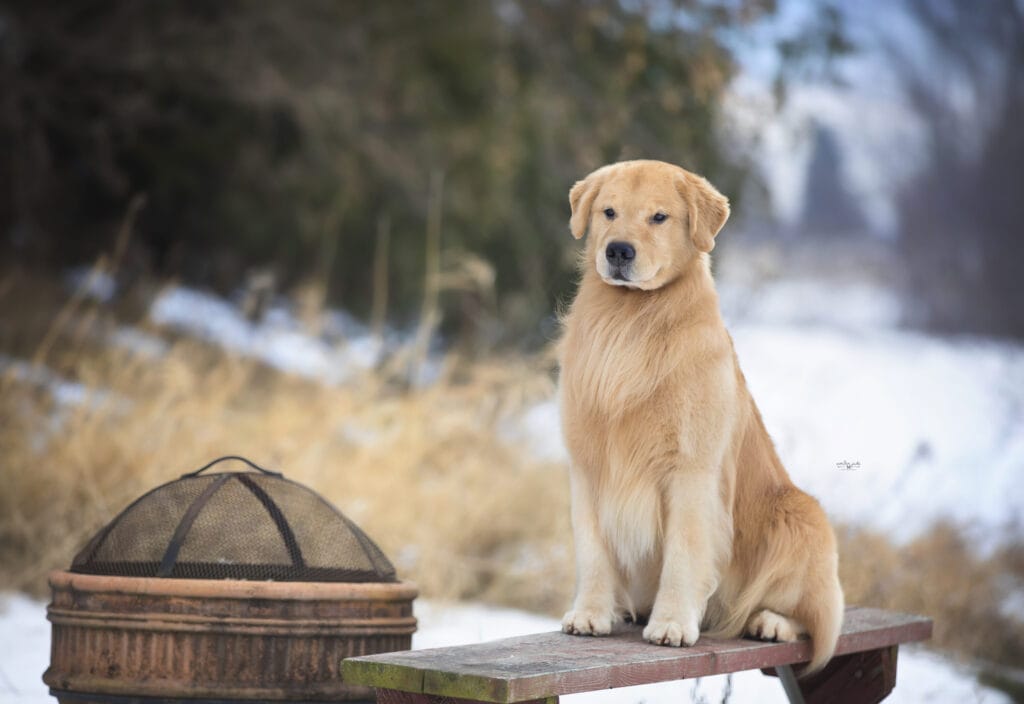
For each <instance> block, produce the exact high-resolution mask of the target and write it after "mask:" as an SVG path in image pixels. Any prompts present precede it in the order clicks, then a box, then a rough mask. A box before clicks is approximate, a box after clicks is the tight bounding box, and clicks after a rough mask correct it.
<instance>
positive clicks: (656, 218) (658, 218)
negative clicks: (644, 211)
mask: <svg viewBox="0 0 1024 704" xmlns="http://www.w3.org/2000/svg"><path fill="white" fill-rule="evenodd" d="M651 220H652V221H654V222H665V221H666V220H668V215H665V213H655V214H654V217H652V218H651Z"/></svg>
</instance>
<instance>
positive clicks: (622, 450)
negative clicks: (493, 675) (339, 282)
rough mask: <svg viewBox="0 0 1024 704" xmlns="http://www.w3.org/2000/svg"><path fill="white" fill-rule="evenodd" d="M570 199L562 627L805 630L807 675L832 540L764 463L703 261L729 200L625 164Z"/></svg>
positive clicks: (830, 598)
mask: <svg viewBox="0 0 1024 704" xmlns="http://www.w3.org/2000/svg"><path fill="white" fill-rule="evenodd" d="M569 202H570V204H571V206H572V217H571V220H570V222H569V227H570V229H571V231H572V234H573V236H574V237H575V238H576V239H579V238H581V237H583V236H584V234H586V233H589V235H590V236H589V239H588V241H587V246H586V252H585V258H584V259H583V263H582V270H583V271H582V280H581V283H580V287H579V292H578V294H577V296H576V299H575V300H574V301H573V303H572V306H571V308H570V310H569V311H568V314H567V316H566V318H565V321H564V326H565V330H564V337H563V339H562V341H561V345H560V356H561V379H560V383H559V388H560V397H561V406H562V426H563V433H564V436H565V441H566V446H567V447H568V449H569V453H570V456H571V469H570V481H571V489H572V526H573V534H574V540H575V546H576V575H577V585H576V598H575V602H574V604H573V608H572V610H571V611H569V612H568V613H567V614H566V615H565V617H564V619H563V621H562V629H563V630H564V631H565V632H566V633H575V634H581V635H603V634H607V633H609V632H610V631H611V629H612V625H613V623H615V622H616V621H617V620H618V619H619V618H621V617H622V616H624V615H626V616H630V617H632V618H633V619H634V620H641V621H642V620H643V619H647V625H646V627H645V628H644V631H643V637H644V638H645V639H646V640H647V641H650V642H651V643H657V644H661V645H674V646H680V645H693V644H694V643H695V642H696V641H697V638H698V637H699V635H700V633H701V631H703V632H705V633H706V634H708V635H712V636H717V637H736V636H739V635H740V634H742V633H746V634H748V635H750V636H753V637H755V638H760V639H764V640H779V641H792V640H796V639H798V638H799V637H800V636H802V635H804V634H808V635H809V636H810V637H811V638H812V641H813V658H812V659H811V661H810V664H809V666H808V667H807V669H806V670H805V672H808V673H809V672H813V671H816V670H818V669H820V668H821V667H823V666H824V664H825V663H826V662H827V661H828V659H829V658H830V657H831V656H832V653H833V651H834V650H835V644H836V639H837V638H838V636H839V630H840V627H841V625H842V619H843V593H842V589H841V587H840V585H839V578H838V573H837V571H838V556H837V553H836V541H835V535H834V534H833V532H832V528H831V526H830V525H829V523H828V520H827V519H826V518H825V514H824V512H823V511H822V509H821V507H820V506H819V505H818V503H817V501H815V500H814V499H813V498H811V497H810V496H808V495H807V494H805V493H803V492H802V491H800V490H799V489H797V488H796V487H795V486H794V485H793V483H792V481H790V478H789V475H788V474H787V473H786V470H785V468H784V467H783V466H782V463H781V462H780V461H779V458H778V456H777V455H776V453H775V448H774V446H773V445H772V441H771V439H770V438H769V437H768V433H767V431H766V430H765V428H764V424H763V422H762V421H761V415H760V413H759V411H758V409H757V406H756V405H755V404H754V400H753V399H752V398H751V396H750V393H749V391H748V390H747V386H746V381H745V379H744V377H743V374H742V372H741V371H740V367H739V363H738V362H737V360H736V353H735V351H734V350H733V344H732V338H731V337H730V336H729V333H728V332H726V329H725V325H724V323H723V322H722V317H721V313H720V312H719V307H718V295H717V293H716V292H715V287H714V283H713V281H712V278H711V270H710V265H709V257H708V253H709V252H710V251H711V250H712V248H713V247H714V244H715V235H716V234H718V231H719V230H720V229H721V228H722V226H723V225H724V224H725V221H726V219H727V218H728V217H729V202H728V200H726V198H725V197H724V196H722V195H721V194H720V193H719V192H718V191H716V190H715V188H714V187H713V186H711V184H710V183H708V182H707V181H706V180H705V179H703V178H702V177H700V176H697V175H694V174H692V173H690V172H688V171H685V170H683V169H681V168H679V167H678V166H673V165H671V164H666V163H664V162H660V161H627V162H622V163H618V164H612V165H609V166H605V167H603V168H601V169H598V170H597V171H595V172H593V173H592V174H590V175H589V176H587V177H586V178H585V179H583V180H582V181H579V182H578V183H576V185H575V186H573V188H572V190H571V192H570V194H569Z"/></svg>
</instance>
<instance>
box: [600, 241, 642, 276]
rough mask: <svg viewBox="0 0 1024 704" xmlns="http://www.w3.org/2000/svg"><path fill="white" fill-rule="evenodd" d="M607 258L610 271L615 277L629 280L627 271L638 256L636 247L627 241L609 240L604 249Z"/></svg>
mask: <svg viewBox="0 0 1024 704" xmlns="http://www.w3.org/2000/svg"><path fill="white" fill-rule="evenodd" d="M604 256H605V259H607V260H608V273H609V274H610V275H611V277H612V278H613V279H618V280H620V281H628V280H629V277H627V276H626V272H627V271H628V270H629V267H630V265H632V263H633V260H634V259H635V258H636V249H634V247H633V245H631V244H629V243H627V242H609V243H608V246H607V247H606V248H605V250H604Z"/></svg>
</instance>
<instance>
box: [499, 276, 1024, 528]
mask: <svg viewBox="0 0 1024 704" xmlns="http://www.w3.org/2000/svg"><path fill="white" fill-rule="evenodd" d="M722 294H723V295H722V299H723V307H724V309H725V313H726V317H727V319H729V320H728V323H729V329H730V331H731V333H732V336H733V339H734V341H735V344H736V353H737V355H738V356H739V360H740V365H741V367H742V369H743V372H744V374H745V376H746V378H747V383H748V385H749V386H750V389H751V393H752V394H753V396H754V399H755V400H756V402H757V404H758V406H759V407H760V409H761V413H762V415H763V417H764V420H765V424H766V425H767V428H768V431H769V433H770V434H771V436H772V438H773V439H774V441H775V444H776V447H777V448H778V450H779V454H780V456H781V458H782V461H783V462H784V463H785V465H786V467H787V468H788V469H789V471H790V474H791V475H792V476H793V478H794V480H795V481H796V482H797V484H798V485H800V486H801V487H802V488H804V489H805V490H806V491H809V492H810V493H812V494H814V495H815V496H817V497H818V499H819V500H821V501H822V503H823V505H824V506H825V509H826V510H827V511H828V512H829V514H830V515H831V516H833V517H834V518H837V519H840V520H842V521H844V522H847V523H853V524H860V525H868V526H871V527H874V528H877V529H879V530H884V531H886V532H887V533H888V534H889V535H893V536H896V537H897V538H899V539H909V538H912V537H913V536H914V535H916V534H918V533H919V532H920V531H921V530H922V529H924V528H927V527H928V525H929V524H930V523H932V522H933V521H935V520H937V519H939V518H949V519H953V520H955V521H957V522H960V523H964V524H967V525H970V526H972V527H973V528H975V529H976V531H977V533H978V534H979V535H981V536H983V537H984V536H988V535H992V534H993V532H998V531H999V530H1000V529H1002V528H1003V527H1004V526H1006V525H1009V524H1012V523H1013V522H1016V523H1017V525H1024V493H1022V492H1021V491H1020V490H1019V482H1020V479H1022V478H1024V346H1020V345H1014V344H1009V343H1002V342H995V341H991V340H984V339H959V340H951V339H946V338H940V337H933V336H928V335H924V334H920V333H915V332H909V331H906V330H901V329H899V328H897V327H895V325H894V323H895V321H896V320H898V315H897V314H896V313H894V310H893V309H894V307H895V305H896V304H895V301H894V300H893V299H892V298H891V297H889V296H886V295H885V294H884V292H879V291H877V290H874V291H872V290H869V289H866V288H865V287H863V286H855V287H852V288H851V289H845V290H844V289H842V288H840V289H836V288H834V287H832V288H826V287H823V286H821V285H820V284H819V285H817V286H811V285H808V284H806V283H803V284H795V285H790V284H785V285H779V286H777V287H774V288H772V289H769V290H767V291H763V292H761V293H760V294H759V295H758V297H756V298H755V300H753V301H752V302H750V303H748V304H747V305H744V306H741V305H739V304H738V303H736V304H733V305H729V301H730V298H731V299H733V300H736V299H743V300H747V301H749V300H750V297H744V296H741V295H738V294H737V293H736V292H735V291H732V290H730V289H729V288H728V287H725V290H723V291H722ZM805 300H806V301H807V303H808V304H807V305H806V306H804V305H802V302H803V301H805ZM787 311H788V313H789V315H787ZM520 423H521V425H522V429H521V432H519V433H517V434H516V437H517V438H519V439H522V440H523V441H524V443H525V446H526V447H527V448H529V449H530V450H531V451H532V452H534V453H536V454H537V455H538V456H540V457H543V458H555V459H559V458H562V459H564V458H565V457H566V453H565V449H564V447H563V446H562V444H561V440H560V437H559V436H558V435H557V434H555V433H551V432H550V431H549V430H547V429H550V428H552V427H557V426H558V407H557V403H556V402H555V400H550V401H546V402H543V403H541V404H538V405H537V406H535V407H533V408H531V409H529V410H528V411H527V413H526V414H525V415H524V416H523V417H522V419H521V421H520ZM529 438H532V439H533V440H532V441H527V439H529Z"/></svg>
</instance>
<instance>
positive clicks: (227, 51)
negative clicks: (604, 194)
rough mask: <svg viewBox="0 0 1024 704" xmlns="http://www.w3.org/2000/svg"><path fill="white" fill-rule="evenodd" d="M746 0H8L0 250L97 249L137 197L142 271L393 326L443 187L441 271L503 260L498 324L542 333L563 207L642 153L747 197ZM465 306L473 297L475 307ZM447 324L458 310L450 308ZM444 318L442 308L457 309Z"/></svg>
mask: <svg viewBox="0 0 1024 704" xmlns="http://www.w3.org/2000/svg"><path fill="white" fill-rule="evenodd" d="M772 11H773V4H772V3H770V2H762V1H758V0H744V1H742V2H729V3H715V2H700V1H698V0H691V1H683V2H670V1H667V2H650V3H642V2H619V1H616V0H595V1H584V0H551V1H549V2H539V1H529V0H522V1H520V2H515V1H512V0H501V1H499V0H490V1H478V0H437V1H426V0H420V1H411V2H410V1H403V2H398V1H384V2H331V1H328V0H304V1H303V2H270V1H267V2H258V1H255V0H253V1H243V0H235V1H225V2H215V3H209V2H182V1H171V0H150V1H148V2H136V1H132V0H127V1H122V2H116V1H93V2H75V3H59V2H15V3H8V4H7V5H6V6H3V5H0V19H2V20H3V25H4V27H5V29H4V31H3V35H2V50H3V64H2V74H0V80H2V81H3V91H2V98H0V99H2V101H3V106H2V117H0V144H2V146H3V152H4V155H5V157H4V159H3V161H2V164H0V179H2V180H3V184H2V185H3V186H4V188H3V189H2V190H3V195H2V196H0V229H2V232H4V233H10V236H9V237H7V236H5V237H4V238H3V244H2V245H0V252H3V253H6V255H11V256H17V257H19V258H20V260H21V261H23V262H27V263H30V264H39V265H50V266H52V265H54V264H59V265H62V266H63V265H66V264H69V263H81V262H86V261H89V260H90V259H91V258H93V257H95V256H96V254H97V253H98V252H100V251H104V250H105V249H107V248H109V247H110V246H112V245H111V242H112V240H113V238H114V236H115V233H116V232H117V229H118V223H119V222H120V221H121V219H122V218H124V216H125V213H126V211H127V210H128V204H129V202H130V201H131V199H132V198H133V197H135V196H138V195H143V196H145V198H146V201H145V206H144V207H143V208H142V210H141V211H140V217H139V219H138V221H137V222H136V223H135V227H134V234H133V240H132V255H131V257H130V259H131V263H132V265H133V266H134V268H135V270H136V271H138V272H143V273H152V274H155V275H159V276H166V275H176V276H182V277H184V278H185V279H186V280H189V281H192V282H195V283H199V284H203V285H210V286H213V287H215V288H219V289H221V290H229V289H230V288H232V287H234V286H237V285H238V283H239V281H240V280H241V279H242V277H243V275H244V272H245V271H246V270H247V269H249V268H251V267H253V266H270V267H271V268H272V269H273V270H274V271H275V272H276V273H277V274H278V277H279V280H280V281H281V282H282V284H283V285H284V286H285V287H287V286H289V285H294V284H296V283H299V282H301V281H304V280H307V279H310V278H316V279H318V280H320V281H322V282H325V285H326V288H327V298H328V300H329V301H330V302H332V303H335V304H340V305H342V306H344V307H346V308H348V309H350V310H353V311H355V312H357V313H363V314H365V313H366V312H367V311H368V310H369V308H370V306H371V305H372V296H373V294H372V291H373V286H372V269H373V259H374V251H375V246H376V233H377V232H378V231H380V227H381V226H382V224H383V223H387V226H389V231H390V235H391V236H390V249H389V256H388V263H387V271H388V282H389V312H390V317H391V318H392V319H394V320H398V321H401V320H403V319H408V318H410V317H412V315H413V313H414V312H415V310H416V307H417V305H418V300H419V299H420V297H421V296H422V290H423V267H424V262H423V260H424V239H425V237H424V232H425V229H426V224H425V223H426V220H427V213H428V210H429V209H430V205H431V204H430V198H431V196H430V193H431V187H430V184H431V182H432V179H434V183H435V185H440V184H442V183H443V186H442V187H441V188H438V189H437V197H438V198H439V202H440V206H441V216H442V225H441V232H442V236H441V241H442V249H443V252H444V260H445V262H447V263H446V264H444V266H448V267H450V266H453V265H452V264H451V262H452V261H458V260H459V259H460V257H461V258H463V259H465V258H466V257H467V256H470V255H471V256H472V258H474V259H475V260H477V261H479V260H482V261H485V262H487V263H488V264H489V265H490V266H491V267H493V274H494V291H493V293H495V294H496V295H494V296H493V297H492V298H490V299H488V300H490V301H491V302H489V303H487V302H484V303H480V304H479V305H477V306H476V308H477V309H481V310H485V312H486V314H487V315H488V316H490V317H491V318H492V319H493V320H496V321H499V323H500V325H499V327H500V328H501V330H502V331H504V332H503V333H502V335H505V336H508V335H515V336H517V338H518V339H526V340H530V339H534V338H535V337H536V336H537V335H538V334H540V332H539V328H538V321H539V320H542V319H543V318H544V316H545V315H546V314H547V313H549V312H550V311H551V310H552V308H553V306H554V305H555V304H556V303H557V301H558V300H559V299H560V298H562V297H564V296H565V294H566V293H567V291H568V290H569V289H570V288H571V286H572V282H573V275H572V270H573V266H574V262H573V255H572V251H573V247H572V245H571V243H570V241H569V239H568V236H567V229H566V220H567V217H568V205H567V201H566V193H567V191H568V188H569V187H570V186H571V185H572V183H573V182H574V181H575V180H576V179H577V178H580V177H582V176H583V175H585V174H586V173H587V172H589V171H590V170H591V169H593V168H596V167H597V166H599V165H601V164H603V163H605V162H609V161H614V160H618V159H624V158H632V157H651V158H660V159H664V160H668V161H673V162H676V163H680V164H683V165H685V166H687V167H688V168H690V169H692V170H695V171H698V172H701V173H703V174H705V175H707V176H708V177H709V178H711V179H712V180H713V181H714V182H715V183H716V184H718V185H719V186H720V187H721V188H722V189H723V190H725V191H726V192H728V193H729V194H730V196H732V197H733V199H734V200H735V199H736V197H737V196H738V190H739V187H740V184H741V181H742V178H743V172H744V167H743V164H741V163H737V162H736V160H735V159H730V158H729V156H727V155H726V153H725V152H724V151H723V149H722V148H721V146H720V144H719V141H718V140H717V139H716V137H717V132H716V130H717V128H718V127H719V126H720V124H721V120H720V117H721V116H720V104H721V99H722V96H723V91H724V88H725V86H726V83H727V82H728V80H729V79H730V77H731V75H732V73H733V71H734V62H733V59H732V57H731V55H730V53H729V51H728V50H727V49H726V47H725V45H724V44H723V42H722V41H721V39H720V38H719V36H720V32H719V30H721V29H722V28H726V27H735V26H737V25H742V24H743V23H746V22H750V21H753V20H755V19H757V18H758V17H761V16H764V15H765V14H767V13H770V12H772ZM462 297H463V298H464V297H465V296H464V295H463V296H462ZM442 301H443V303H444V305H445V306H446V308H447V309H448V312H449V313H450V315H449V316H447V317H448V318H449V319H451V318H453V317H454V318H458V317H459V315H460V313H459V311H460V310H462V309H464V308H465V301H462V302H461V303H460V296H458V295H451V294H449V295H448V296H447V297H445V298H443V299H442ZM452 313H453V314H454V315H451V314H452Z"/></svg>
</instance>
